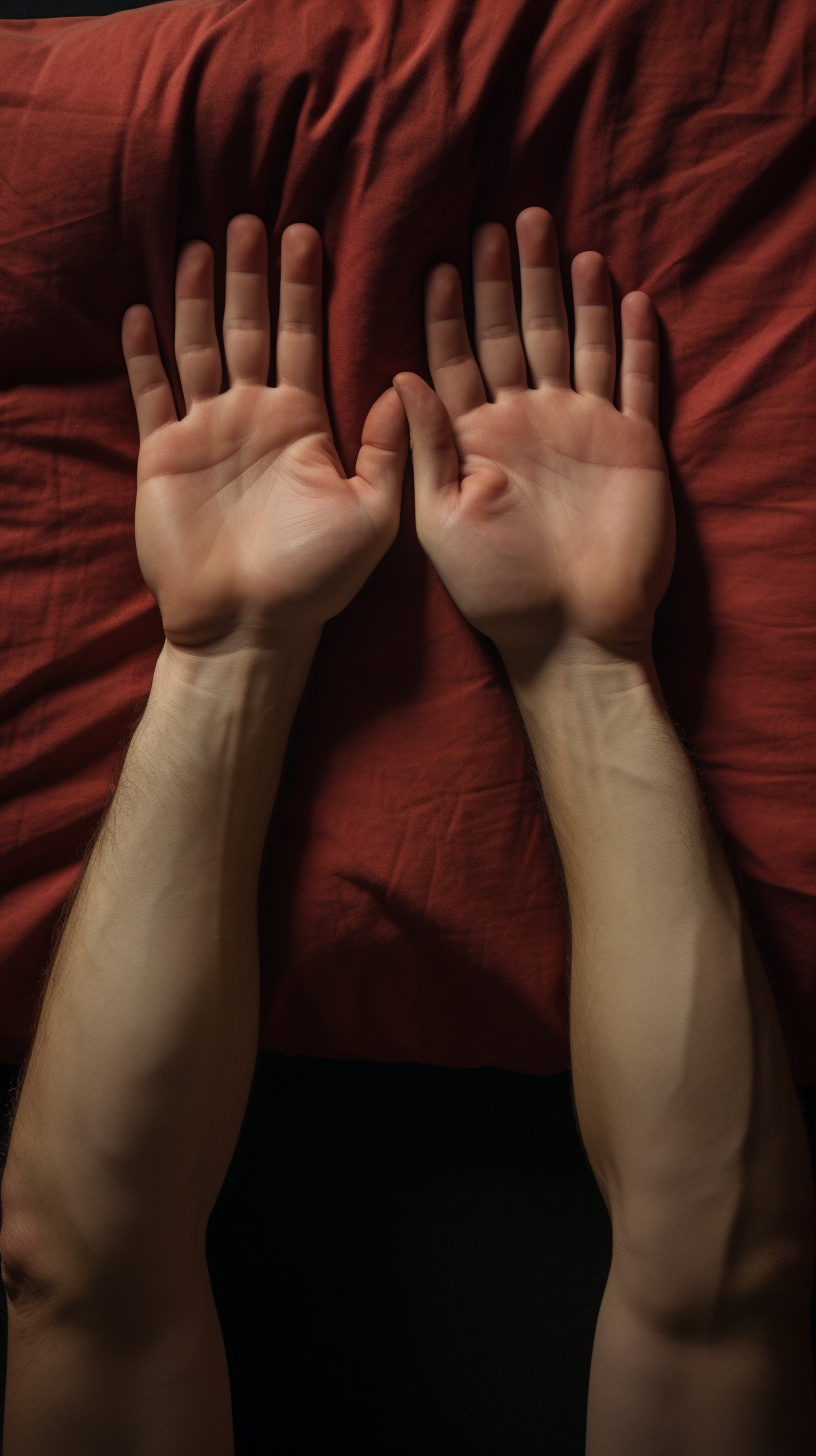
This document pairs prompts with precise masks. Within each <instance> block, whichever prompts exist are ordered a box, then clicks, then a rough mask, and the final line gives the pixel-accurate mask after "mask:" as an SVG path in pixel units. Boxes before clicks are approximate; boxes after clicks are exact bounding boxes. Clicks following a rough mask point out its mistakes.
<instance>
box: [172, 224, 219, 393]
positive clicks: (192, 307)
mask: <svg viewBox="0 0 816 1456" xmlns="http://www.w3.org/2000/svg"><path fill="white" fill-rule="evenodd" d="M176 360H177V362H178V371H179V378H180V379H181V387H182V390H183V391H184V403H185V405H186V407H187V409H188V410H189V409H190V408H191V406H192V405H194V404H195V403H196V401H197V400H201V399H212V397H213V395H215V394H218V392H219V390H220V388H221V351H220V349H219V347H218V335H217V334H216V332H215V309H214V305H213V254H212V248H211V247H210V246H209V244H208V243H200V242H195V243H188V244H187V246H186V247H184V248H182V250H181V253H180V254H179V260H178V267H177V269H176Z"/></svg>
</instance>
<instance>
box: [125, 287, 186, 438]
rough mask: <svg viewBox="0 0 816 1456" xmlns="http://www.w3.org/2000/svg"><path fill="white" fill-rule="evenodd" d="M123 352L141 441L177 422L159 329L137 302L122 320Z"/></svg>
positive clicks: (148, 313)
mask: <svg viewBox="0 0 816 1456" xmlns="http://www.w3.org/2000/svg"><path fill="white" fill-rule="evenodd" d="M122 351H123V353H124V356H125V363H126V365H127V372H128V378H129V380H130V388H131V392H132V394H133V403H134V404H135V406H136V419H137V420H138V422H139V439H140V440H142V441H144V440H146V439H147V437H148V435H152V434H153V431H154V430H160V429H161V427H162V425H169V424H171V423H173V422H174V421H175V420H176V419H177V415H176V406H175V402H174V400H173V391H172V390H171V388H170V385H169V384H168V382H167V375H166V374H165V372H164V365H163V364H162V361H161V355H160V354H159V345H158V341H157V339H156V328H155V325H154V323H153V315H152V313H151V312H150V309H149V308H147V307H146V306H145V304H143V303H134V305H133V307H132V308H129V309H128V310H127V312H126V314H125V316H124V318H123V319H122Z"/></svg>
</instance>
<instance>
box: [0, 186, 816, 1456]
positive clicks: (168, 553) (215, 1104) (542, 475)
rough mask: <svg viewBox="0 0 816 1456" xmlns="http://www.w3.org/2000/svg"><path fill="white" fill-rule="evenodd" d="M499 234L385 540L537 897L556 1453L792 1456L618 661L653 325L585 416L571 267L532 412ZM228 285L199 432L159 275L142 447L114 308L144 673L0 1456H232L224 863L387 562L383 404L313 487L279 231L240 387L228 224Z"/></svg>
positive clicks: (742, 1021)
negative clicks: (506, 770) (584, 1381)
mask: <svg viewBox="0 0 816 1456" xmlns="http://www.w3.org/2000/svg"><path fill="white" fill-rule="evenodd" d="M518 231H519V244H520V251H521V262H522V270H523V271H522V277H523V282H524V296H523V323H524V336H525V348H524V349H522V344H521V341H520V338H519V333H518V326H517V323H516V319H515V310H514V306H513V299H512V290H511V287H510V283H509V277H510V275H509V252H508V245H507V240H506V237H505V235H504V233H503V231H502V230H501V229H499V228H497V227H495V226H488V227H487V228H486V229H482V230H481V231H480V233H479V234H478V235H477V239H476V244H475V279H476V306H477V335H478V343H479V357H480V364H481V369H480V368H479V367H478V366H477V365H476V363H475V361H474V359H473V357H472V354H471V351H470V345H469V343H468V339H467V333H466V330H465V326H464V321H463V316H462V308H461V294H460V291H459V284H458V279H457V278H456V275H455V273H454V271H453V270H451V269H449V268H443V269H440V270H436V271H435V272H434V274H433V275H432V276H431V278H430V280H429V289H428V300H427V330H428V347H429V356H430V362H431V369H432V373H433V377H434V382H435V384H436V388H437V391H438V393H434V392H433V391H432V390H430V389H428V387H427V386H426V385H424V384H423V383H422V381H421V380H419V379H417V378H416V377H415V376H411V375H403V376H400V377H399V378H398V380H397V381H396V386H397V390H398V393H399V396H401V398H402V400H403V402H404V404H405V408H406V411H407V413H408V416H409V420H410V425H411V434H412V442H413V450H414V464H415V477H416V485H417V519H418V529H419V532H420V536H421V539H422V541H423V544H424V545H425V547H426V550H427V551H428V553H429V555H430V556H431V558H432V560H433V561H434V563H435V564H436V566H437V569H438V570H439V572H440V574H441V576H442V578H443V580H444V581H445V582H446V584H447V586H448V589H449V591H450V592H451V595H452V596H453V598H454V600H455V601H457V602H458V604H459V605H460V607H461V609H462V610H463V612H464V613H465V615H466V616H467V617H468V618H469V620H470V621H472V622H473V624H474V625H475V626H478V627H479V628H480V629H481V630H483V631H486V632H488V633H489V634H490V635H491V636H492V637H493V639H494V641H495V642H496V643H497V645H498V647H499V649H500V651H501V652H502V654H503V657H504V660H505V663H506V665H507V668H508V672H509V675H510V680H511V683H512V685H513V688H514V691H515V693H516V696H517V699H518V702H519V704H520V707H521V710H522V713H523V714H524V718H525V722H526V724H527V727H528V731H529V733H530V737H531V741H532V743H533V746H534V749H535V752H536V757H537V761H538V764H539V770H540V773H541V779H542V784H543V787H544V790H545V794H546V797H547V803H548V806H549V810H550V814H551V817H552V820H553V824H554V827H555V831H556V834H557V836H558V841H559V845H560V848H561V853H562V859H563V862H564V868H565V873H566V877H567V884H568V888H569V894H570V902H571V909H572V918H573V967H572V1039H573V1054H574V1062H575V1094H576V1102H577V1106H578V1112H579V1117H580V1121H581V1127H582V1132H583V1135H584V1138H585V1141H586V1145H587V1149H588V1152H589V1155H590V1158H591V1159H592V1162H593V1166H594V1168H595V1170H596V1173H597V1176H598V1179H599V1182H600V1185H601V1188H602V1190H603V1192H604V1196H605V1197H606V1199H607V1202H608V1204H609V1207H610V1210H611V1213H612V1220H613V1229H614V1260H613V1268H612V1273H611V1276H610V1280H609V1285H608V1288H607V1291H606V1296H605V1299H604V1304H603V1308H602V1310H601V1315H600V1319H599V1323H598V1333H597V1337H596V1345H595V1353H594V1359H593V1369H592V1382H591V1391H590V1407H589V1425H588V1447H587V1449H588V1451H589V1453H590V1456H623V1453H626V1456H640V1453H643V1456H663V1453H667V1456H668V1453H671V1456H680V1453H689V1456H692V1453H694V1456H698V1453H702V1456H706V1453H711V1456H714V1453H717V1456H730V1453H732V1452H733V1453H735V1456H736V1453H737V1452H739V1453H740V1456H760V1453H762V1456H765V1453H780V1456H781V1453H785V1456H787V1453H796V1456H798V1453H799V1452H804V1451H805V1450H808V1451H809V1450H811V1449H812V1435H813V1424H812V1423H813V1414H812V1406H813V1401H812V1374H811V1372H810V1366H809V1345H808V1339H807V1297H808V1291H809V1277H810V1267H811V1264H812V1246H811V1225H812V1198H811V1191H810V1182H809V1172H808V1168H807V1153H806V1149H805V1145H804V1136H803V1131H802V1128H801V1124H800V1121H799V1118H798V1110H797V1108H796V1104H795V1098H794V1096H793V1089H792V1087H791V1084H790V1079H789V1076H788V1072H787V1066H786V1062H785V1057H784V1050H783V1048H782V1043H781V1037H780V1034H779V1028H778V1025H777V1022H776V1018H775V1013H774V1010H773V1006H772V1003H771V1001H770V996H769V993H768V989H767V986H766V984H765V981H764V977H763V974H762V971H761V968H760V966H759V964H758V961H757V958H756V954H755V951H754V949H753V946H752V944H751V941H750V937H749V936H748V935H747V932H746V931H745V929H744V927H743V926H742V923H741V917H740V912H739V906H738V903H737V899H736V895H735V891H734V887H733V884H732V882H731V879H730V876H729V875H728V872H727V869H726V867H725V865H724V863H723V861H722V857H721V855H720V853H719V849H718V847H717V845H716V843H715V842H714V840H713V836H712V834H711V831H710V828H709V826H708V823H707V820H706V816H705V814H704V811H703V809H702V806H701V804H700V801H699V797H698V794H697V789H696V784H695V782H694V779H693V776H692V775H691V773H690V771H689V769H688V766H687V764H686V762H685V759H684V757H683V754H682V752H681V751H680V748H679V745H678V744H677V741H676V738H675V736H674V734H673V731H672V728H671V725H670V723H669V722H668V720H667V718H666V715H665V712H664V709H663V706H662V703H661V700H660V696H659V691H658V689H657V685H656V682H655V677H654V671H653V668H652V664H651V654H650V641H651V627H652V618H653V613H654V608H655V606H656V603H657V601H658V600H659V598H660V595H661V594H662V592H663V590H664V588H665V584H666V581H667V579H668V573H669V571H670V569H671V560H672V550H673V537H672V525H673V522H672V512H671V501H670V496H669V492H668V485H667V480H666V473H665V462H664V459H663V454H662V450H661V447H660V441H659V436H658V433H657V427H656V402H657V349H656V333H655V325H654V317H653V313H652V310H651V305H650V304H649V302H648V300H647V299H646V298H645V297H644V296H643V295H631V296H630V297H629V298H628V299H626V300H624V305H623V334H624V353H623V360H622V371H621V397H620V404H621V408H620V410H618V409H616V408H615V407H614V405H613V403H612V390H613V388H614V380H615V357H614V336H613V333H612V328H611V321H612V312H611V301H610V295H609V284H608V279H607V277H606V273H605V269H604V266H603V263H602V260H600V259H599V258H598V257H597V255H592V254H584V255H582V256H581V257H580V258H579V259H577V260H576V263H575V265H574V270H573V279H574V289H575V299H576V317H577V332H576V342H575V351H574V370H575V389H574V390H573V389H572V388H571V386H570V377H569V368H570V350H569V340H568V336H567V332H566V326H565V314H564V307H563V299H562V297H561V291H560V281H559V275H558V270H557V255H556V251H555V240H554V235H553V231H552V226H551V222H550V220H549V218H548V217H547V215H546V214H544V213H543V212H542V211H541V210H540V209H530V210H528V212H527V213H525V214H522V216H521V218H520V219H519V225H518ZM227 269H228V274H227V304H226V313H225V321H224V336H225V345H226V356H227V363H228V369H229V374H230V388H229V390H228V391H227V392H226V393H225V394H223V395H220V394H219V389H220V384H221V372H220V360H219V357H218V351H217V345H216V339H215V325H214V317H213V303H212V257H211V254H210V252H209V249H207V248H206V247H205V245H203V244H191V245H189V247H188V249H187V250H185V252H184V253H183V254H182V257H181V259H180V263H179V271H178V279H177V341H176V343H177V357H178V361H179V369H180V374H181V378H182V383H183V388H184V394H185V402H186V407H187V409H186V415H185V418H184V419H183V420H181V421H177V420H176V418H175V412H174V410H173V404H172V396H171V394H170V390H169V387H168V385H167V381H166V378H165V376H164V371H163V369H162V366H161V362H160V360H159V356H158V350H157V347H156V341H155V332H154V330H153V325H152V320H151V318H150V316H149V313H148V311H147V310H146V309H144V308H136V309H134V310H131V311H129V313H128V315H127V316H126V318H125V324H124V329H123V342H124V347H125V354H126V357H127V359H128V367H129V371H130V376H131V381H132V384H133V391H134V398H135V400H136V406H137V413H138V415H139V424H140V432H141V437H142V449H141V452H140V461H139V489H138V500H137V544H138V549H139V555H140V561H141V564H142V569H143V571H144V573H145V578H146V580H147V581H148V583H149V585H150V586H151V588H152V590H153V591H154V593H155V594H156V597H157V599H158V601H159V605H160V607H161V610H162V616H163V620H164V623H165V629H166V632H167V636H168V642H167V645H166V647H165V650H164V652H163V653H162V656H161V658H160V660H159V663H158V666H157V670H156V676H155V681H154V685H153V690H152V692H151V697H150V702H149V704H148V709H147V712H146V714H145V717H144V719H143V722H142V724H141V725H140V728H139V730H138V732H137V734H136V736H135V738H134V741H133V744H132V746H131V749H130V752H129V754H128V758H127V762H126V764H125V769H124V772H123V775H122V780H121V783H120V787H119V789H118V791H117V794H116V797H115V799H114V803H113V805H112V809H111V812H110V814H109V817H108V820H107V822H106V824H105V826H104V829H103V832H102V834H101V835H100V837H99V840H98V843H97V845H96V848H95V850H94V854H93V856H92V859H91V861H90V864H89V867H88V870H87V873H86V875H85V878H84V880H83V883H82V886H81V889H80V893H79V895H78V897H77V899H76V902H75V904H74V907H73V910H72V913H71V917H70V919H69V922H68V926H67V929H66V933H65V935H64V938H63V941H62V944H61V946H60V949H59V953H58V956H57V958H56V961H55V964H54V968H53V971H52V975H51V979H50V982H49V986H48V990H47V993H46V997H45V1001H44V1005H43V1012H42V1017H41V1021H40V1026H39V1028H38V1032H37V1037H36V1040H35V1044H34V1049H33V1052H32V1057H31V1062H30V1065H29V1068H28V1073H27V1076H26V1080H25V1083H24V1087H23V1092H22V1096H21V1100H20V1105H19V1109H18V1113H17V1118H16V1121H15V1126H14V1131H13V1136H12V1142H11V1148H10V1153H9V1162H8V1167H7V1171H6V1175H5V1178H4V1181H3V1189H2V1195H3V1215H4V1216H3V1227H2V1239H0V1252H2V1257H3V1273H4V1280H5V1284H6V1289H7V1292H8V1295H9V1309H10V1320H9V1340H10V1343H9V1372H8V1396H7V1409H6V1422H5V1431H4V1438H5V1445H4V1449H5V1450H6V1452H7V1453H9V1456H35V1453H36V1456H42V1453H43V1452H48V1453H49V1456H51V1453H54V1456H64V1453H65V1456H75V1453H77V1456H78V1453H82V1456H97V1453H100V1456H101V1453H105V1456H109V1453H110V1452H112V1451H115V1452H117V1453H122V1456H142V1453H144V1456H177V1453H178V1456H186V1453H190V1456H192V1453H196V1456H228V1453H230V1452H231V1451H232V1434H231V1421H230V1407H229V1388H228V1381H227V1372H226V1365H225V1360H224V1352H223V1346H222V1343H221V1336H220V1331H219V1329H218V1323H217V1319H216V1315H215V1310H214V1307H213V1302H212V1295H211V1291H210V1287H209V1281H208V1277H207V1271H206V1264H205V1260H204V1230H205V1227H206V1220H207V1217H208V1214H209V1212H210V1209H211V1207H212V1204H213V1202H214V1199H215V1197H216V1194H217V1191H218V1188H219V1187H220V1184H221V1181H222V1179H223V1176H224V1173H225V1171H226V1167H227V1165H228V1163H229V1159H230V1156H231V1153H232V1150H233V1147H234V1143H235V1140H236V1137H237V1133H238V1128H239V1126H240V1122H241V1117H242V1115H243V1111H244V1106H245V1103H246V1097H247V1093H248V1090H249V1084H250V1079H251V1074H252V1067H253V1064H254V1059H255V1050H256V1044H257V1015H258V984H257V945H256V934H255V892H256V886H257V879H258V871H259V864H260V854H261V849H262V845H263V840H264V836H265V833H266V826H267V824H268V820H269V814H270V811H271V807H272V802H273V799H274V795H275V791H276V786H277V780H278V775H279V771H280V763H281V758H282V754H283V751H284V746H285V743H286V738H287V735H288V732H289V726H290V723H291V718H292V714H293V712H294V709H295V706H296V704H297V701H298V698H299V695H300V692H301V689H302V685H303V682H304V679H305V676H306V673H307V671H308V666H309V662H310V659H311V655H312V653H313V651H314V646H315V643H316V641H317V638H318V636H319V633H320V630H321V627H322V624H323V622H324V621H325V620H326V618H327V617H328V616H330V615H332V614H333V613H334V612H336V611H339V610H340V609H341V608H342V607H343V606H344V605H345V604H346V603H347V602H348V601H349V600H350V599H351V597H352V596H353V595H354V593H355V592H356V591H357V589H358V588H359V586H360V585H361V584H362V581H363V580H364V579H365V577H366V575H367V574H368V572H369V571H370V570H371V569H372V567H373V566H374V564H375V563H376V561H377V560H379V559H380V557H381V556H382V554H383V552H384V551H385V550H386V549H387V547H388V545H389V544H390V542H391V540H392V539H393V536H394V534H395V532H396V528H397V521H398V513H399V493H400V484H401V479H402V471H403V466H404V461H405V454H406V445H407V442H406V438H405V428H404V416H403V413H402V408H401V406H400V405H399V402H398V399H397V396H396V395H395V394H394V392H393V391H389V392H388V393H387V394H386V395H384V396H383V397H382V398H381V399H380V400H379V401H378V402H377V404H375V406H374V407H373V409H372V411H371V413H370V415H369V418H368V420H367V422H366V426H365V430H364V434H363V441H364V444H363V448H362V450H361V453H360V457H359V460H358V473H357V475H356V476H355V477H354V478H353V479H352V480H350V481H348V480H346V479H345V478H344V476H343V474H342V471H341V470H340V468H339V464H338V461H337V457H336V454H335V452H334V447H333V444H332V441H331V432H330V427H329V422H328V417H327V414H326V409H325V404H324V402H323V396H322V382H321V373H320V358H321V351H320V289H319V269H320V247H319V240H318V239H317V236H316V234H315V233H314V232H313V230H311V229H308V228H305V227H296V228H292V229H289V230H287V233H286V234H285V235H284V242H283V267H282V285H281V310H280V320H281V322H280V326H279V335H278V347H277V381H278V383H277V387H276V388H275V389H274V390H269V389H267V387H266V378H267V370H268V361H269V315H268V296H267V280H266V240H265V237H264V235H263V229H262V227H261V224H260V223H259V222H258V220H257V219H254V218H248V217H244V218H238V219H235V220H234V221H233V223H232V224H231V225H230V232H229V235H228V259H227ZM525 355H526V358H525ZM528 364H529V368H530V371H531V374H532V378H533V381H534V386H535V387H534V388H532V389H531V388H529V387H528V376H527V367H528ZM483 381H484V382H483ZM485 383H486V385H487V388H488V389H489V391H490V395H491V400H490V401H488V399H487V394H486V391H485ZM225 1057H226V1058H228V1059H229V1068H228V1074H227V1075H226V1076H225V1075H224V1062H225ZM216 1065H218V1068H219V1071H218V1080H217V1082H216V1080H215V1077H214V1076H213V1071H212V1069H213V1068H214V1067H215V1066H216ZM545 1437H546V1433H544V1432H542V1439H544V1438H545Z"/></svg>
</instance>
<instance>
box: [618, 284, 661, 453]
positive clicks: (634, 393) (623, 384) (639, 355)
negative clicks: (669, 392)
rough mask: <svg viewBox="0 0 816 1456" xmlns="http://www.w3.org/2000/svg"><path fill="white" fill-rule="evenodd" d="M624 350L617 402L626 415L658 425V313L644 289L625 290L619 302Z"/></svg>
mask: <svg viewBox="0 0 816 1456" xmlns="http://www.w3.org/2000/svg"><path fill="white" fill-rule="evenodd" d="M621 329H622V333H623V351H622V357H621V376H620V406H621V409H622V411H623V413H624V414H625V415H640V416H641V417H642V418H643V419H644V420H651V422H652V424H653V425H654V426H655V427H657V408H658V393H659V391H658V361H659V354H660V350H659V346H658V340H657V316H656V314H655V311H654V306H653V304H652V300H651V299H650V297H649V295H648V294H647V293H628V294H627V295H626V298H625V299H624V300H623V303H622V304H621Z"/></svg>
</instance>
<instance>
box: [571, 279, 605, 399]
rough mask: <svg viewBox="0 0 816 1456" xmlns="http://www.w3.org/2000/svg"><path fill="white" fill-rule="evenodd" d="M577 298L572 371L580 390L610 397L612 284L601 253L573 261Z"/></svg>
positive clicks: (577, 387) (574, 292)
mask: <svg viewBox="0 0 816 1456" xmlns="http://www.w3.org/2000/svg"><path fill="white" fill-rule="evenodd" d="M572 293H573V298H574V300H575V351H574V363H573V373H574V376H575V388H576V390H577V391H578V393H579V394H595V395H599V396H600V398H601V399H609V400H611V399H612V397H613V395H614V393H615V325H614V322H613V318H612V288H611V285H610V282H609V273H608V271H607V267H606V263H605V262H604V260H603V258H602V257H601V255H600V253H579V254H578V256H577V258H575V259H574V260H573V264H572Z"/></svg>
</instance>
